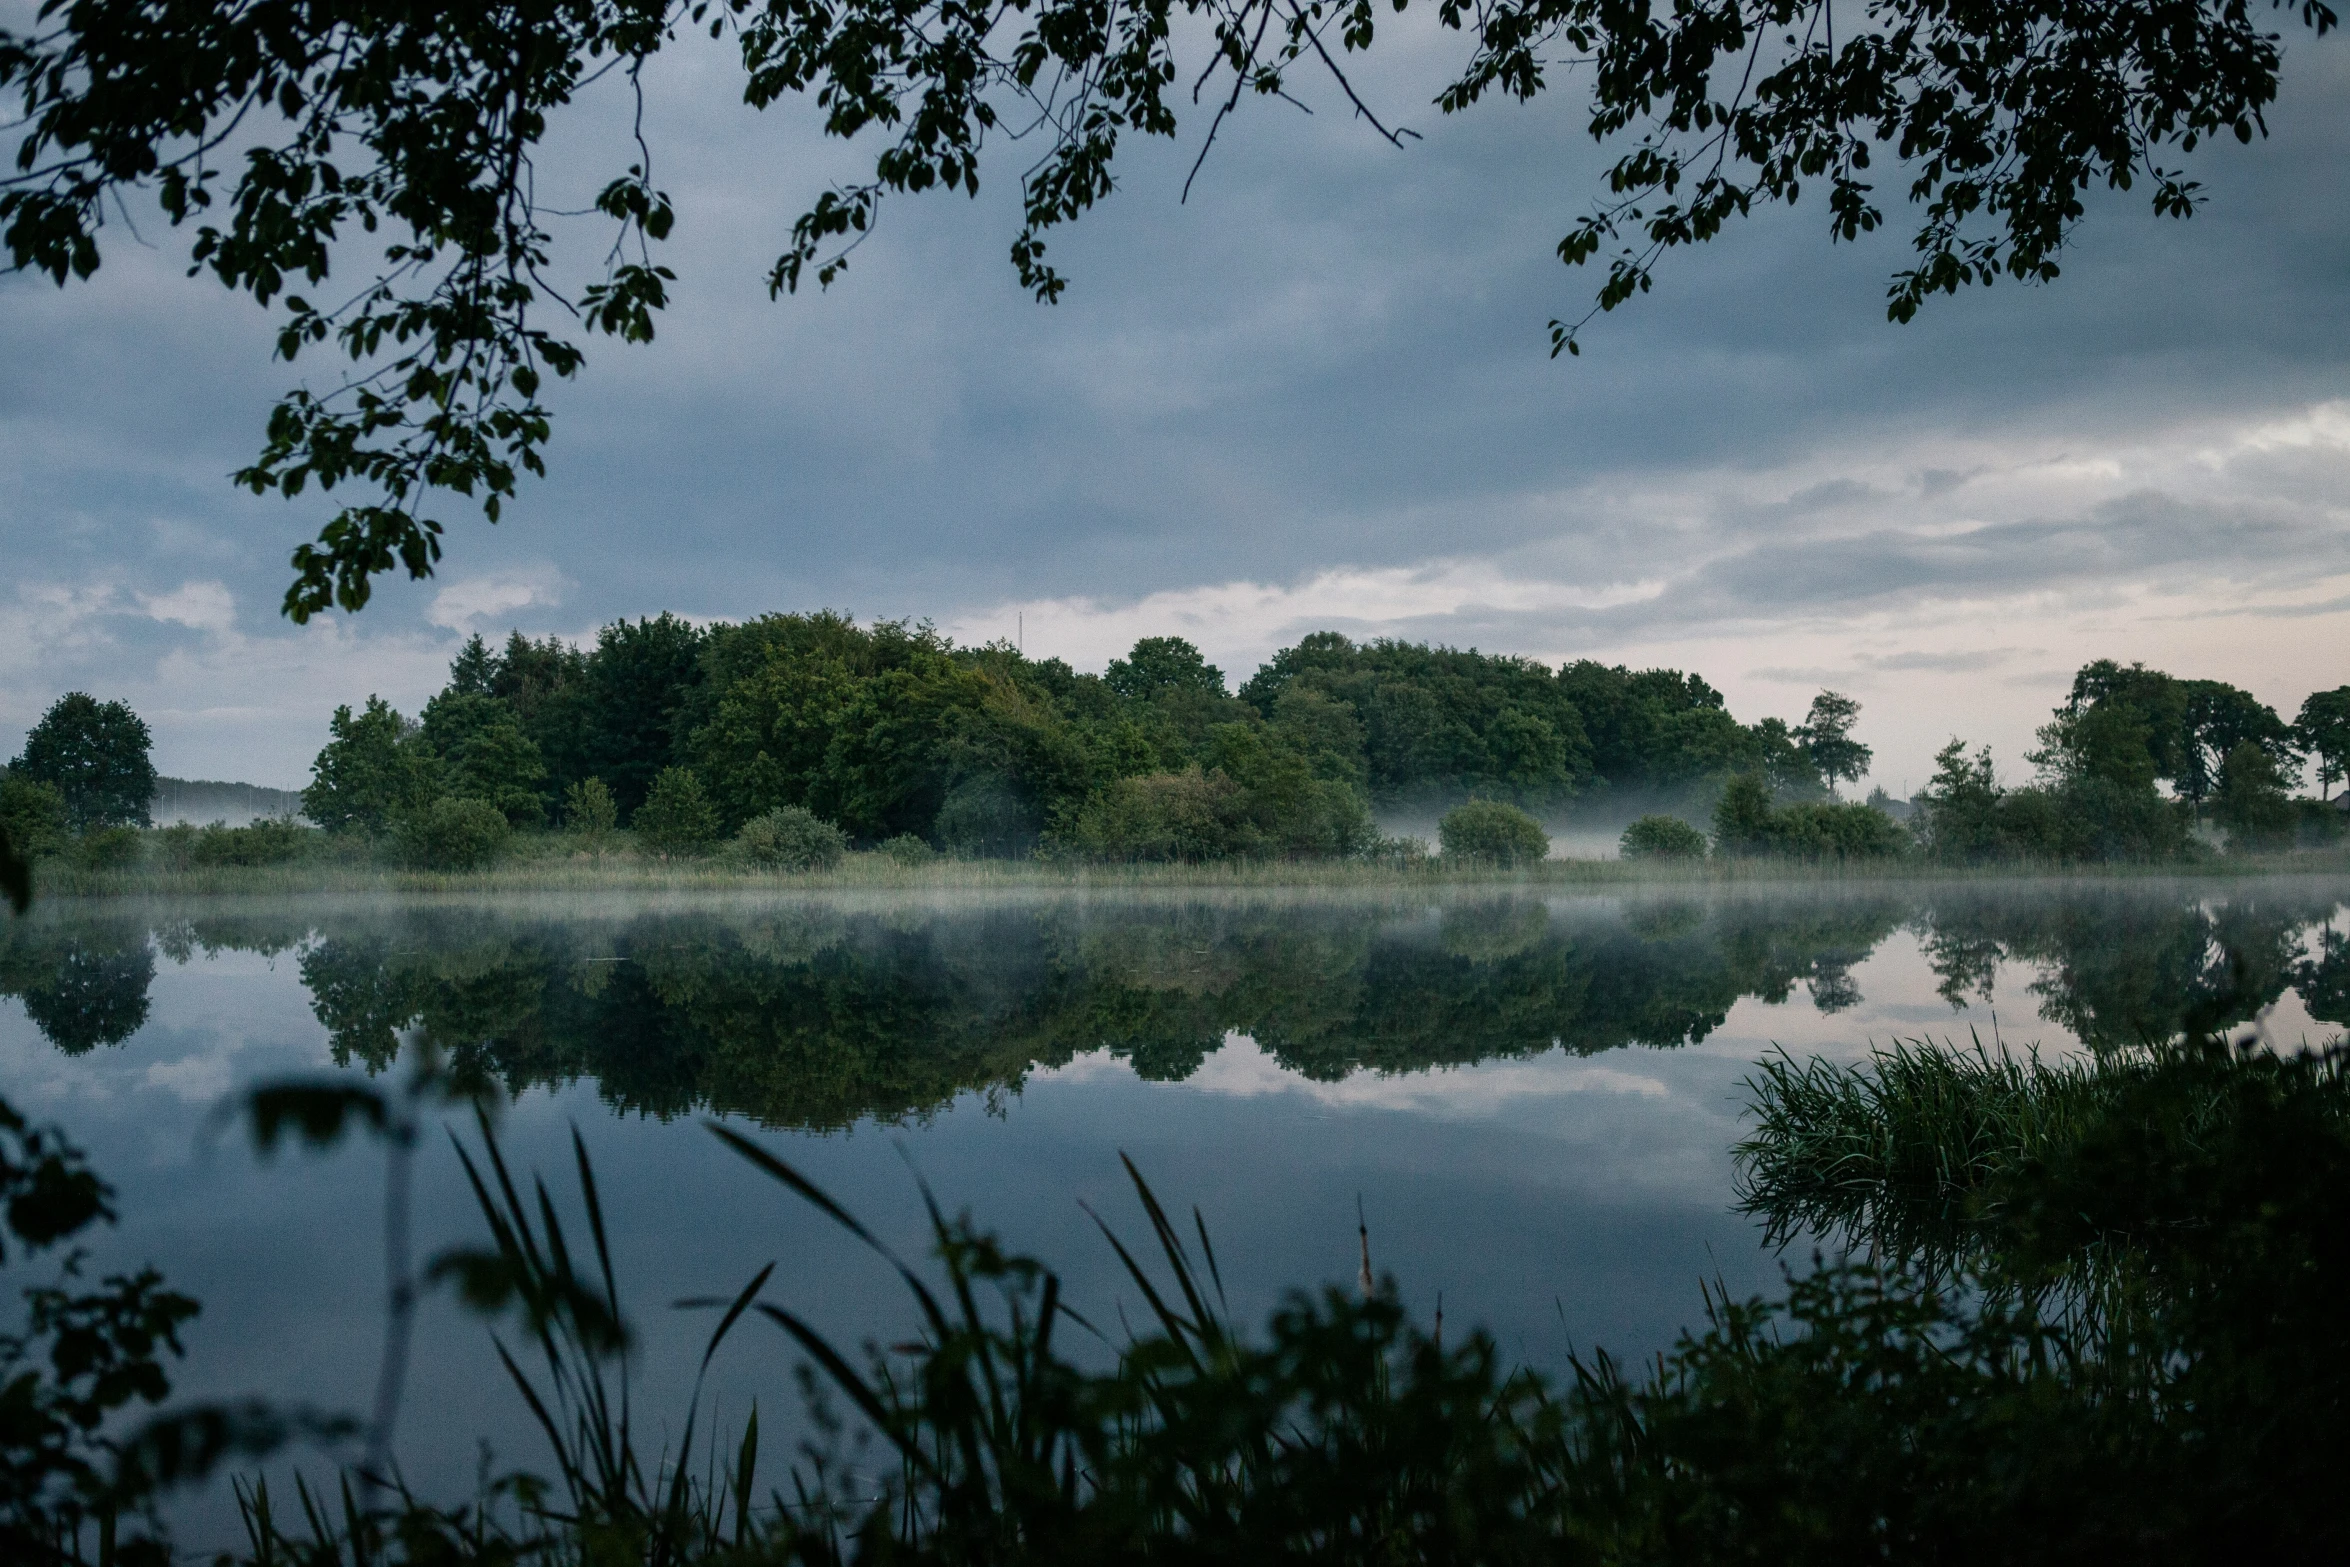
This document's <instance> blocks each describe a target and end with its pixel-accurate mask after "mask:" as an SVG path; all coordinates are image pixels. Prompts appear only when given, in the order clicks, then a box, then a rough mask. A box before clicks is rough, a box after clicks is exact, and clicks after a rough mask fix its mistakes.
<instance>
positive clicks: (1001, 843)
mask: <svg viewBox="0 0 2350 1567" xmlns="http://www.w3.org/2000/svg"><path fill="white" fill-rule="evenodd" d="M1038 825H1039V824H1038V821H1037V815H1036V807H1035V806H1034V805H1033V804H1031V803H1030V802H1029V800H1028V798H1027V796H1026V795H1024V794H1022V793H1021V792H1020V790H1019V788H1018V787H1017V786H1016V785H1014V784H1013V783H1011V782H1010V781H1009V780H1007V779H1004V778H998V777H995V776H993V775H983V776H980V777H975V778H966V779H964V780H963V781H962V782H961V783H958V784H956V785H955V786H954V787H953V788H952V789H949V790H948V791H947V797H946V801H945V803H944V804H942V805H940V806H939V808H938V816H937V817H936V818H935V819H934V820H933V822H932V823H931V829H930V830H931V834H932V836H933V837H935V838H937V839H938V842H939V846H940V847H941V848H944V849H945V850H946V851H947V852H948V853H950V854H960V855H964V856H966V857H969V858H973V859H979V858H993V859H1017V858H1019V857H1020V856H1022V855H1025V854H1027V853H1029V852H1030V851H1032V850H1033V849H1035V847H1036V837H1037V830H1038Z"/></svg>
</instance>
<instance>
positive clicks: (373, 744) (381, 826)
mask: <svg viewBox="0 0 2350 1567" xmlns="http://www.w3.org/2000/svg"><path fill="white" fill-rule="evenodd" d="M436 771H437V769H435V768H434V766H433V759H432V757H431V755H430V754H429V753H428V752H427V751H426V750H425V749H424V746H423V743H422V741H421V739H420V738H419V737H418V736H417V734H416V726H415V725H413V724H411V723H409V722H408V720H406V719H405V718H402V717H401V716H400V715H399V713H398V712H397V711H395V710H394V709H393V707H392V705H391V704H390V703H389V702H386V701H385V700H384V699H383V698H382V697H379V696H371V697H369V698H368V699H367V705H366V706H365V707H364V708H362V709H361V710H360V711H359V712H358V713H357V714H356V715H354V714H353V713H352V711H351V709H350V708H349V706H348V705H346V706H343V707H338V708H336V709H335V714H334V717H333V718H332V719H330V720H329V721H328V723H327V742H326V745H325V746H324V747H323V748H321V749H320V751H319V753H318V759H317V760H316V761H314V762H312V763H311V764H310V786H309V787H308V788H306V789H304V790H303V791H302V814H303V815H305V816H307V817H309V818H310V819H311V820H312V821H313V822H315V823H317V824H318V825H319V826H321V827H324V828H325V829H326V830H327V831H329V832H364V833H380V832H383V831H386V830H387V829H389V828H390V826H391V824H392V819H393V817H394V816H396V815H397V814H398V813H399V812H401V811H403V810H405V809H407V808H409V807H411V806H414V805H419V804H422V803H423V802H424V800H425V799H426V798H428V797H429V796H430V795H431V794H432V793H433V792H434V790H435V788H436V787H437V780H436V779H435V777H434V773H435V772H436Z"/></svg>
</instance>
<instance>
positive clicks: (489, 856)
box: [392, 795, 514, 871]
mask: <svg viewBox="0 0 2350 1567" xmlns="http://www.w3.org/2000/svg"><path fill="white" fill-rule="evenodd" d="M513 831H514V829H513V827H512V825H511V824H510V823H509V822H508V821H507V818H506V813H505V812H503V811H501V810H499V809H498V808H497V807H496V806H495V805H492V804H491V803H490V802H489V801H487V800H477V799H473V798H472V797H470V796H466V795H443V796H441V798H439V799H437V800H434V801H432V802H431V803H430V804H428V805H424V806H420V807H418V808H417V809H415V810H413V811H409V812H407V813H405V814H404V815H402V816H401V817H400V819H399V821H398V822H397V823H396V824H395V825H394V827H393V830H392V837H393V841H394V843H395V844H396V845H397V846H398V849H399V853H400V857H401V858H402V859H403V860H404V861H406V862H407V863H408V864H410V865H413V866H415V867H417V868H418V869H420V870H433V871H478V870H484V869H486V868H488V867H489V866H491V865H493V864H495V863H496V862H497V859H498V856H499V855H500V854H502V853H504V852H505V849H506V844H507V840H508V839H509V838H511V837H512V836H513Z"/></svg>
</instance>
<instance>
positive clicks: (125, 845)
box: [73, 827, 146, 871]
mask: <svg viewBox="0 0 2350 1567" xmlns="http://www.w3.org/2000/svg"><path fill="white" fill-rule="evenodd" d="M145 848H146V844H145V843H144V842H143V841H142V840H141V838H140V834H139V829H138V828H136V827H99V828H96V829H94V830H92V831H90V832H86V833H84V834H82V836H81V837H80V838H79V839H77V840H75V842H74V846H73V857H74V862H75V863H76V864H78V865H81V866H84V867H85V868H87V869H89V870H94V871H111V870H120V869H121V868H122V867H124V866H126V865H136V864H138V863H139V859H140V856H141V854H142V852H143V851H144V850H145Z"/></svg>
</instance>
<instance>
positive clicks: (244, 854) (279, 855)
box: [166, 816, 325, 865]
mask: <svg viewBox="0 0 2350 1567" xmlns="http://www.w3.org/2000/svg"><path fill="white" fill-rule="evenodd" d="M324 836H325V834H323V833H321V832H320V831H319V830H318V829H317V828H315V827H305V826H303V825H302V824H301V823H300V822H295V821H288V820H286V819H285V818H283V817H268V816H264V817H259V818H257V819H255V820H254V821H252V822H250V823H248V824H246V825H245V826H243V827H230V826H227V825H225V824H224V823H221V822H214V823H213V824H212V825H211V826H209V827H202V828H198V829H197V830H196V831H195V832H194V834H192V835H191V836H190V838H189V839H188V840H187V842H186V845H185V848H184V850H182V849H180V848H179V847H178V846H177V845H174V846H171V847H170V848H168V849H167V850H166V852H167V853H170V854H171V855H172V856H173V857H174V858H178V857H180V856H181V855H182V854H184V863H186V864H190V865H284V864H287V863H289V862H291V861H294V860H300V859H306V858H308V857H309V856H310V854H311V852H312V851H313V850H314V849H315V848H316V847H317V846H318V844H319V841H320V840H321V839H322V838H323V837H324Z"/></svg>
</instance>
